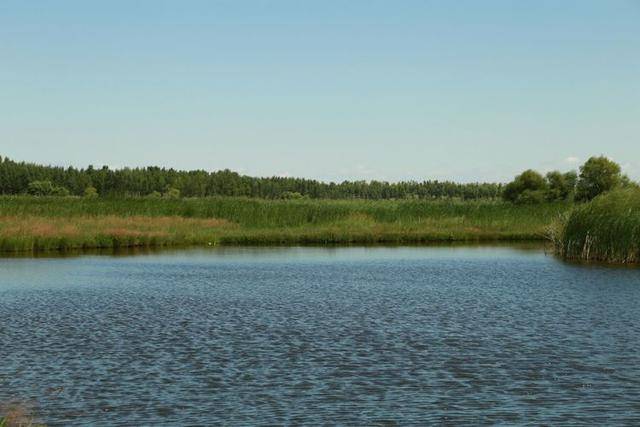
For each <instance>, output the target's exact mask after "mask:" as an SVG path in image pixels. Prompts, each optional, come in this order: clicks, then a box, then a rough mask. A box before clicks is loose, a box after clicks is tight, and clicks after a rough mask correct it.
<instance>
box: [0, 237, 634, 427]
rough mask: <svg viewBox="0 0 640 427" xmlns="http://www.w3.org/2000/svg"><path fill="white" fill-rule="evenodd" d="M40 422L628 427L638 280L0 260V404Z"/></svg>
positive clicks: (522, 269) (326, 261) (347, 261)
mask: <svg viewBox="0 0 640 427" xmlns="http://www.w3.org/2000/svg"><path fill="white" fill-rule="evenodd" d="M12 399H18V400H20V401H22V402H27V403H28V404H30V405H32V406H33V407H35V408H36V411H37V413H38V414H39V416H40V418H41V420H42V421H44V422H46V423H47V424H48V425H51V426H56V425H104V426H113V425H214V424H223V425H273V424H275V425H282V424H288V425H296V424H304V425H307V424H343V425H408V424H422V425H424V424H450V425H461V424H471V425H476V424H485V423H487V424H494V423H498V424H500V423H502V424H514V423H517V424H521V423H531V424H535V425H538V424H556V425H557V424H568V423H579V424H580V423H588V424H592V425H611V424H624V423H626V424H636V425H637V424H638V423H640V269H632V268H612V267H602V266H584V265H571V264H566V263H563V262H560V261H558V260H557V259H556V258H554V257H553V256H550V255H546V254H545V253H544V251H543V250H542V249H539V248H518V247H482V246H480V247H456V246H452V247H448V246H443V247H398V248H387V247H371V248H362V247H358V248H226V249H220V248H218V249H211V250H182V251H167V252H160V253H152V254H143V255H137V256H103V255H88V256H78V257H67V258H2V259H0V402H1V401H5V402H6V401H9V400H12Z"/></svg>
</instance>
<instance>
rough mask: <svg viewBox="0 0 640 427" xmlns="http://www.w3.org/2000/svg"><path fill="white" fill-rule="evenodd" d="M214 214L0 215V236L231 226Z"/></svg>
mask: <svg viewBox="0 0 640 427" xmlns="http://www.w3.org/2000/svg"><path fill="white" fill-rule="evenodd" d="M234 226H235V225H234V224H233V223H231V222H229V221H226V220H222V219H216V218H182V217H174V216H171V217H146V216H130V217H121V216H112V215H105V216H98V217H90V216H86V217H71V218H44V217H34V216H27V217H15V216H14V217H6V216H5V217H0V237H41V238H78V237H82V236H87V235H94V236H95V235H108V236H113V237H133V238H135V237H166V236H169V235H171V234H175V233H185V232H189V231H193V232H197V231H203V230H212V229H222V228H233V227H234Z"/></svg>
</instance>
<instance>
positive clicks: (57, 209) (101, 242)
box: [0, 196, 570, 252]
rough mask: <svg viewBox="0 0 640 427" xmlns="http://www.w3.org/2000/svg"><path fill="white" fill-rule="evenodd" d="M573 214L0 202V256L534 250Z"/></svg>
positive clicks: (387, 206) (550, 207) (221, 202)
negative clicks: (506, 244) (219, 247)
mask: <svg viewBox="0 0 640 427" xmlns="http://www.w3.org/2000/svg"><path fill="white" fill-rule="evenodd" d="M569 208H570V205H568V204H564V203H557V204H542V205H530V206H518V205H513V204H508V203H503V202H498V201H455V200H437V201H424V200H397V201H396V200H382V201H366V200H264V199H247V198H200V199H178V200H171V199H148V198H123V199H82V198H34V197H26V196H20V197H15V196H12V197H0V250H2V251H5V252H6V251H18V250H20V251H28V250H34V251H36V250H53V249H74V248H92V247H132V246H169V245H171V246H176V245H199V244H202V245H209V244H229V245H231V244H234V245H259V244H329V243H331V244H341V243H342V244H348V243H351V244H357V243H429V242H439V241H488V240H540V239H543V238H544V234H545V230H546V228H547V226H548V225H549V224H550V223H551V222H552V221H553V220H554V219H555V218H556V217H558V216H559V215H560V214H562V213H563V212H566V211H567V210H568V209H569Z"/></svg>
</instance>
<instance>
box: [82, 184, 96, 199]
mask: <svg viewBox="0 0 640 427" xmlns="http://www.w3.org/2000/svg"><path fill="white" fill-rule="evenodd" d="M84 197H86V198H87V199H95V198H97V197H98V190H96V188H95V187H92V186H88V187H87V188H85V189H84Z"/></svg>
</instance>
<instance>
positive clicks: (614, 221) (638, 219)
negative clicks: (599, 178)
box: [550, 188, 640, 264]
mask: <svg viewBox="0 0 640 427" xmlns="http://www.w3.org/2000/svg"><path fill="white" fill-rule="evenodd" d="M550 234H551V237H552V241H553V242H554V245H555V247H556V252H557V253H558V254H559V255H560V256H562V257H564V258H566V259H572V260H582V261H598V262H607V263H622V264H631V263H639V262H640V190H638V189H633V188H631V189H623V190H615V191H612V192H609V193H606V194H603V195H601V196H598V197H596V198H595V199H593V200H592V201H591V202H589V203H586V204H584V205H579V206H576V208H575V209H574V210H573V211H571V213H570V214H569V215H567V216H566V218H564V219H563V220H561V221H559V223H557V224H556V226H555V227H554V229H553V230H552V231H551V233H550Z"/></svg>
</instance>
